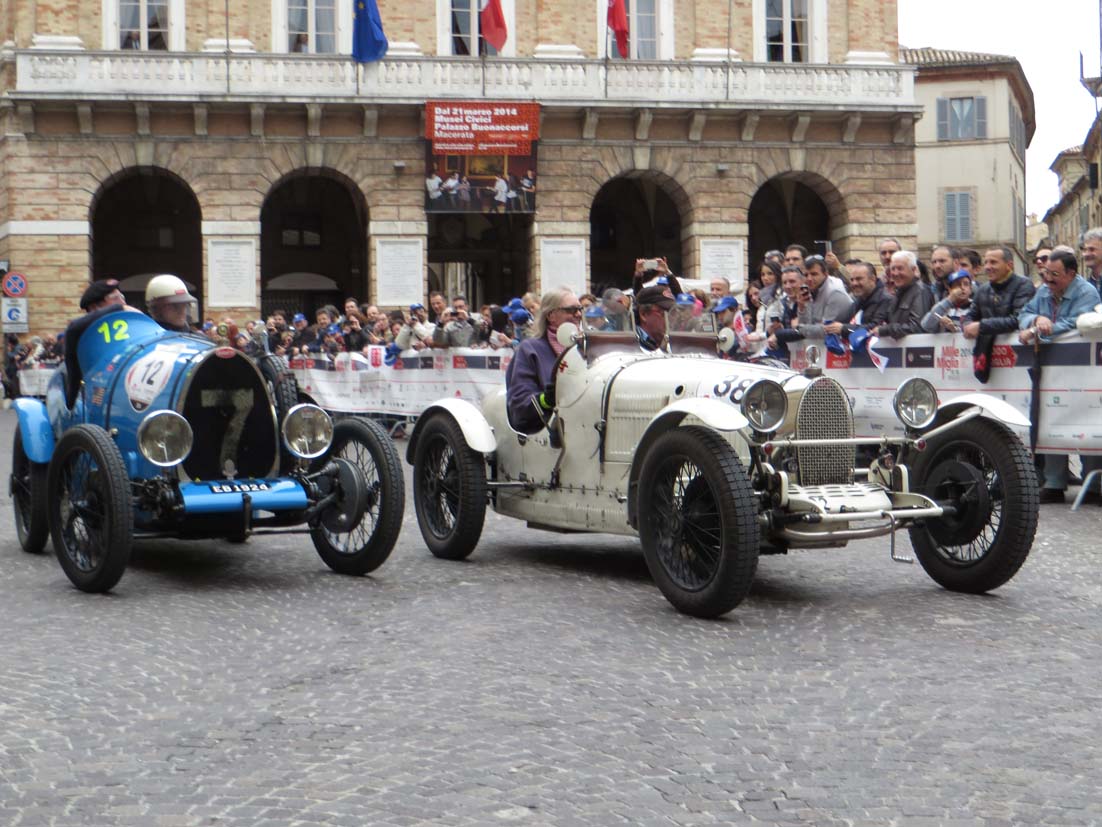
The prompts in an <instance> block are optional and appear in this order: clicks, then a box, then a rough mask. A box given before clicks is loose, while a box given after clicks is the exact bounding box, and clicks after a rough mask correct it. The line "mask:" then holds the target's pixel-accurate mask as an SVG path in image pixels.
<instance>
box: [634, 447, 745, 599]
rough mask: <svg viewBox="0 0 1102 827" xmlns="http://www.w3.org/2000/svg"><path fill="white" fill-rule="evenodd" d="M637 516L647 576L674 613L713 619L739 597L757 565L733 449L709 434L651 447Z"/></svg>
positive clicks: (739, 466) (742, 481) (740, 468)
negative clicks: (670, 604) (676, 610)
mask: <svg viewBox="0 0 1102 827" xmlns="http://www.w3.org/2000/svg"><path fill="white" fill-rule="evenodd" d="M637 513H638V515H639V537H640V539H641V541H642V544H643V553H644V555H645V557H646V560H647V566H648V568H649V569H650V572H651V576H652V577H653V578H654V581H655V583H656V584H657V585H658V588H659V589H661V591H662V593H663V594H664V595H665V596H666V599H668V600H669V601H670V602H671V603H672V604H673V605H674V606H675V607H676V608H677V609H678V610H679V611H682V612H685V613H686V614H690V615H694V616H697V617H717V616H719V615H721V614H725V613H726V612H729V611H730V610H731V609H733V608H734V607H735V606H737V605H738V604H739V603H740V602H741V601H742V600H743V598H745V596H746V594H747V592H748V591H749V590H750V584H751V583H752V582H753V579H754V572H755V571H756V569H757V561H758V551H759V542H760V530H759V527H758V514H757V506H756V499H755V497H754V491H753V489H752V487H751V486H750V480H749V478H748V477H747V475H746V471H745V469H744V468H743V466H742V463H741V462H740V461H739V458H738V455H737V454H736V453H735V450H734V448H732V447H731V445H730V444H729V443H728V442H727V441H726V440H724V439H723V438H722V437H720V436H719V435H718V434H717V433H716V432H715V431H712V430H709V429H707V428H701V427H689V428H676V429H673V430H671V431H667V432H666V433H664V434H662V435H661V436H659V437H658V439H656V440H655V442H654V444H653V445H652V446H651V448H650V450H649V451H648V453H647V456H646V457H645V458H644V460H643V467H642V469H641V471H640V475H639V499H638V502H637Z"/></svg>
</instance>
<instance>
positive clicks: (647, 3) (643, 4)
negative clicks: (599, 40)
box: [606, 0, 658, 60]
mask: <svg viewBox="0 0 1102 827" xmlns="http://www.w3.org/2000/svg"><path fill="white" fill-rule="evenodd" d="M624 7H625V8H626V9H627V13H628V56H627V59H628V60H657V59H658V0H624ZM606 29H607V27H606ZM607 36H608V43H607V44H606V48H607V49H608V55H609V57H611V58H612V59H613V60H620V59H621V58H620V50H619V49H618V48H617V46H616V35H615V34H614V33H613V32H612V30H611V29H608V30H607Z"/></svg>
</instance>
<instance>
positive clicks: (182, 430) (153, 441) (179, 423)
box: [138, 411, 192, 468]
mask: <svg viewBox="0 0 1102 827" xmlns="http://www.w3.org/2000/svg"><path fill="white" fill-rule="evenodd" d="M191 443H192V433H191V425H189V424H188V421H187V420H186V419H184V418H183V417H182V416H180V414H178V413H176V412H175V411H155V412H154V413H151V414H150V415H149V416H147V417H146V418H145V419H143V420H142V422H141V424H140V425H139V426H138V450H139V451H141V452H142V456H143V457H145V458H146V459H147V460H149V461H150V462H152V463H153V464H154V465H156V466H158V467H159V468H171V467H172V466H173V465H179V464H180V463H181V462H183V461H184V460H185V459H187V455H188V454H190V453H191Z"/></svg>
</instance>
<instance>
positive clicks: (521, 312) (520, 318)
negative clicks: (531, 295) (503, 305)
mask: <svg viewBox="0 0 1102 827" xmlns="http://www.w3.org/2000/svg"><path fill="white" fill-rule="evenodd" d="M509 318H510V319H511V320H512V322H513V324H528V322H530V321H532V314H531V313H529V312H528V311H527V310H525V309H524V308H523V307H522V308H520V309H518V310H514V311H513V312H512V313H510V314H509Z"/></svg>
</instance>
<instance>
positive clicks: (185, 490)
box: [11, 309, 404, 592]
mask: <svg viewBox="0 0 1102 827" xmlns="http://www.w3.org/2000/svg"><path fill="white" fill-rule="evenodd" d="M67 338H68V340H69V341H68V348H69V352H68V354H67V359H66V365H65V366H64V367H63V368H62V369H61V370H59V371H58V373H57V375H56V376H54V378H53V380H52V381H51V383H50V386H49V389H48V392H47V394H46V401H45V403H43V402H41V401H39V400H36V399H18V400H16V401H15V405H14V407H15V409H16V411H17V412H18V416H19V423H18V427H17V429H16V432H15V443H14V446H13V449H12V474H11V496H12V499H13V503H14V511H15V521H16V528H17V532H18V535H19V541H20V543H21V545H22V546H23V548H24V549H25V550H26V551H29V552H40V551H41V550H42V549H43V548H44V546H45V544H46V540H47V538H48V537H50V538H52V540H53V544H54V549H55V550H56V552H57V558H58V560H59V561H60V563H61V567H62V568H63V569H64V570H65V573H66V574H67V575H68V577H69V579H70V580H72V582H73V584H74V585H76V587H77V588H79V589H82V590H84V591H88V592H102V591H107V590H108V589H111V588H112V587H113V586H114V585H115V584H116V583H117V582H118V581H119V578H120V577H122V574H123V571H124V570H125V568H126V565H127V562H128V561H129V559H130V551H131V547H132V545H133V542H134V540H135V539H144V538H152V537H182V538H212V537H219V538H226V539H229V540H234V541H243V540H244V539H246V538H247V537H248V536H249V535H250V534H252V533H254V532H273V531H275V532H279V533H293V532H296V531H297V532H302V533H307V532H308V533H309V534H310V537H311V539H312V540H313V543H314V547H315V548H316V549H317V551H318V554H319V555H320V556H321V558H322V560H324V561H325V563H326V564H327V565H328V566H329V567H330V568H332V569H334V570H335V571H338V572H342V573H346V574H365V573H367V572H370V571H373V570H374V569H375V568H377V567H378V566H380V565H382V563H383V562H384V561H385V560H386V559H387V557H388V556H389V554H390V552H391V549H392V548H393V547H394V543H395V541H396V540H397V537H398V532H399V529H400V527H401V519H402V512H403V508H404V491H403V485H402V471H401V465H400V461H399V458H398V455H397V452H396V450H395V448H394V445H393V443H392V442H391V440H390V438H389V437H388V436H387V434H386V432H385V431H384V430H383V429H382V428H381V427H380V426H379V425H377V424H376V423H374V422H371V421H369V420H365V419H355V418H349V419H344V420H339V421H337V422H335V423H334V422H333V421H332V420H331V419H330V417H329V415H328V414H327V413H326V412H325V411H323V410H322V409H321V408H318V407H316V406H314V405H301V404H296V403H297V399H296V395H295V390H294V380H293V378H292V377H290V376H288V375H283V374H282V373H281V371H280V370H279V369H278V368H276V369H273V363H274V364H276V365H278V361H276V360H275V359H274V357H270V361H269V362H266V363H265V362H261V363H259V364H258V362H256V361H254V360H252V359H250V358H249V357H247V356H245V355H244V354H242V353H241V352H239V351H237V350H234V349H233V348H229V347H219V346H217V345H215V344H214V343H213V342H211V341H210V340H208V339H206V338H205V337H201V336H197V335H192V334H189V333H174V332H170V331H167V330H165V329H164V328H162V327H161V326H160V325H158V324H157V323H156V322H155V321H153V320H152V319H151V318H149V317H148V316H145V315H144V314H142V313H138V312H134V311H121V310H117V309H112V310H108V311H97V312H95V313H92V314H89V315H88V316H85V317H82V318H81V319H79V320H78V321H77V322H75V323H74V324H73V325H71V326H70V330H69V335H68V337H67Z"/></svg>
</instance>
